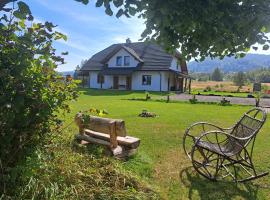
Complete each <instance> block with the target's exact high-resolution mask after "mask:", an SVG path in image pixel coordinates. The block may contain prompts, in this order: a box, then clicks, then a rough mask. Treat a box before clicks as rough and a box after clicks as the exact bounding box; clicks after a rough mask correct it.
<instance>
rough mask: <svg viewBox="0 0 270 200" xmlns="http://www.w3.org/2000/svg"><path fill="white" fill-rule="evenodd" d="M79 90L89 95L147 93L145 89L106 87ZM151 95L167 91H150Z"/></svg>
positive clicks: (162, 94) (163, 93) (163, 94)
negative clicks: (108, 88)
mask: <svg viewBox="0 0 270 200" xmlns="http://www.w3.org/2000/svg"><path fill="white" fill-rule="evenodd" d="M78 91H79V92H81V93H82V94H84V95H89V96H119V95H130V94H145V91H130V90H129V91H128V90H113V89H111V90H105V89H89V88H78ZM148 93H149V94H150V95H161V96H165V95H167V94H168V93H167V92H148Z"/></svg>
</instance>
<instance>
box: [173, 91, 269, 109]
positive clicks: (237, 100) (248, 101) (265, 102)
mask: <svg viewBox="0 0 270 200" xmlns="http://www.w3.org/2000/svg"><path fill="white" fill-rule="evenodd" d="M191 98H192V95H190V94H176V95H172V96H170V99H171V100H175V101H188V100H189V99H191ZM196 98H197V99H198V101H199V102H220V100H221V99H222V98H223V97H221V96H205V95H196ZM225 99H226V100H229V101H230V102H231V104H240V105H254V106H255V98H242V97H225ZM260 106H263V107H268V106H270V99H263V98H261V101H260Z"/></svg>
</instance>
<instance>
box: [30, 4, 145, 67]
mask: <svg viewBox="0 0 270 200" xmlns="http://www.w3.org/2000/svg"><path fill="white" fill-rule="evenodd" d="M25 2H26V3H27V4H28V5H29V6H30V9H31V11H32V13H33V16H34V18H35V20H36V21H41V22H45V21H50V22H53V23H54V24H55V25H58V27H57V30H58V31H60V32H62V33H64V34H66V35H67V37H68V41H67V42H65V41H63V40H61V41H57V42H55V44H54V46H55V48H56V49H57V50H58V51H59V52H62V51H63V52H64V51H68V52H69V55H67V56H65V60H66V62H67V64H65V65H61V66H59V67H58V70H59V71H69V70H74V69H75V67H76V65H78V64H80V63H81V60H82V59H89V58H90V57H91V56H92V55H93V54H95V53H96V52H98V51H100V50H102V49H104V48H106V47H108V46H109V45H111V44H113V43H120V42H125V40H126V39H127V38H130V39H131V41H133V42H135V41H138V40H139V39H140V34H141V33H142V31H143V30H144V28H145V25H144V23H143V20H142V19H138V18H136V17H134V18H129V19H128V18H126V17H121V18H120V19H117V18H116V17H110V16H107V15H106V14H105V12H104V8H103V7H101V8H96V7H95V5H94V2H95V1H90V3H89V4H88V5H87V6H86V5H84V4H81V3H79V2H76V1H74V0H26V1H25Z"/></svg>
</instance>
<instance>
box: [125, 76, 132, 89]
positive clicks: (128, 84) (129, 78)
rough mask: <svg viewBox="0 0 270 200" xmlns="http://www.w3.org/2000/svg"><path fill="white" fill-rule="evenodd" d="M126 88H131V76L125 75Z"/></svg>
mask: <svg viewBox="0 0 270 200" xmlns="http://www.w3.org/2000/svg"><path fill="white" fill-rule="evenodd" d="M126 89H127V90H131V76H127V78H126Z"/></svg>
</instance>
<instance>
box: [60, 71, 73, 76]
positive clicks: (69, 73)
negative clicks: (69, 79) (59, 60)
mask: <svg viewBox="0 0 270 200" xmlns="http://www.w3.org/2000/svg"><path fill="white" fill-rule="evenodd" d="M59 73H60V74H61V75H62V76H66V75H71V76H73V74H74V71H65V72H59Z"/></svg>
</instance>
